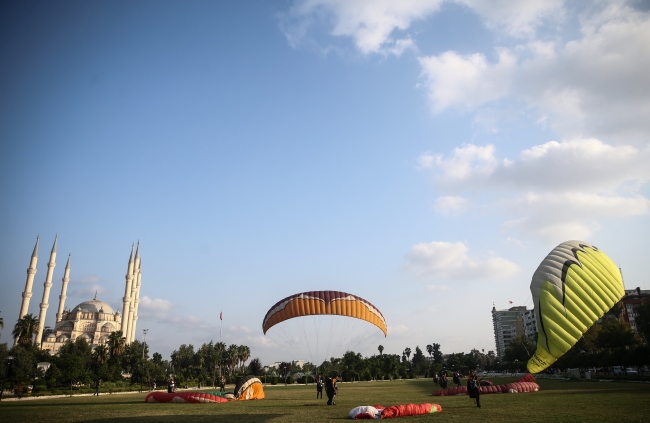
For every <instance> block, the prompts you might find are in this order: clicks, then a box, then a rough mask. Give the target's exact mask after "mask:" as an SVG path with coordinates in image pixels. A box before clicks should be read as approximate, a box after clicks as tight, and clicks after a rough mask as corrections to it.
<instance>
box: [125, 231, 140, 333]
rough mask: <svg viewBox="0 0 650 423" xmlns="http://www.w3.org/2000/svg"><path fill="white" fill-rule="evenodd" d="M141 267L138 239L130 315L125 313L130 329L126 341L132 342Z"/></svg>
mask: <svg viewBox="0 0 650 423" xmlns="http://www.w3.org/2000/svg"><path fill="white" fill-rule="evenodd" d="M139 267H140V241H139V240H138V246H137V247H136V249H135V262H134V263H133V274H132V277H133V282H132V284H131V308H130V309H129V313H128V315H127V314H126V313H125V317H126V318H127V319H128V321H129V323H128V331H127V333H125V334H124V336H125V337H126V343H127V344H130V343H131V332H133V316H134V315H135V306H136V305H135V295H136V291H137V289H138V268H139Z"/></svg>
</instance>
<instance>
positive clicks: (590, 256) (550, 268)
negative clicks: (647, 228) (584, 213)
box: [528, 241, 625, 373]
mask: <svg viewBox="0 0 650 423" xmlns="http://www.w3.org/2000/svg"><path fill="white" fill-rule="evenodd" d="M530 291H531V293H532V295H533V303H534V304H535V317H536V319H537V330H538V338H537V351H536V352H535V354H534V355H533V356H532V357H531V359H530V360H529V361H528V371H530V372H531V373H538V372H541V371H543V370H544V369H546V368H547V367H549V366H550V365H551V364H553V363H554V362H555V361H556V360H557V359H558V358H560V357H561V356H562V355H564V354H565V353H566V352H567V351H569V349H571V347H572V346H574V345H575V344H576V342H578V340H579V339H580V338H581V337H582V335H583V334H584V333H585V332H586V331H587V329H589V328H590V327H591V325H593V324H594V322H596V320H598V319H600V318H601V317H603V315H604V314H605V313H607V312H608V311H609V309H611V308H612V306H614V304H616V303H617V302H618V301H619V300H620V299H621V298H623V295H624V294H625V292H624V288H623V278H622V277H621V272H620V271H619V269H618V268H617V267H616V265H615V264H614V263H613V262H612V260H610V258H609V257H607V256H606V255H605V253H603V252H602V251H600V250H599V249H598V248H596V247H594V246H593V245H590V244H588V243H586V242H581V241H567V242H563V243H562V244H560V245H558V246H557V247H555V248H554V249H553V251H551V252H550V253H549V254H548V255H547V256H546V258H545V259H544V261H542V263H541V264H540V265H539V267H538V268H537V270H536V271H535V273H534V274H533V279H532V281H531V283H530Z"/></svg>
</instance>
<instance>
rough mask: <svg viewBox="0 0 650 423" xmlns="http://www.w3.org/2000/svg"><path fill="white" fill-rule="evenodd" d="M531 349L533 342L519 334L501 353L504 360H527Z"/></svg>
mask: <svg viewBox="0 0 650 423" xmlns="http://www.w3.org/2000/svg"><path fill="white" fill-rule="evenodd" d="M532 351H533V343H532V342H530V339H528V337H526V336H525V335H522V336H519V337H517V338H515V339H513V340H512V341H510V343H509V344H508V346H507V347H506V349H505V352H504V354H503V359H504V360H505V361H528V359H529V358H530V356H531V354H532Z"/></svg>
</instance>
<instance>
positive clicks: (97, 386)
mask: <svg viewBox="0 0 650 423" xmlns="http://www.w3.org/2000/svg"><path fill="white" fill-rule="evenodd" d="M101 386H102V380H101V379H97V381H96V382H95V393H94V394H93V396H95V395H97V396H99V388H100V387H101Z"/></svg>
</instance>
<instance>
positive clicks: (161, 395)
mask: <svg viewBox="0 0 650 423" xmlns="http://www.w3.org/2000/svg"><path fill="white" fill-rule="evenodd" d="M144 401H145V402H179V403H186V402H191V403H218V402H228V400H227V399H225V398H222V397H220V396H217V395H212V394H206V393H205V392H175V393H173V394H168V393H167V392H151V393H150V394H149V395H147V397H146V398H145V399H144Z"/></svg>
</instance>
